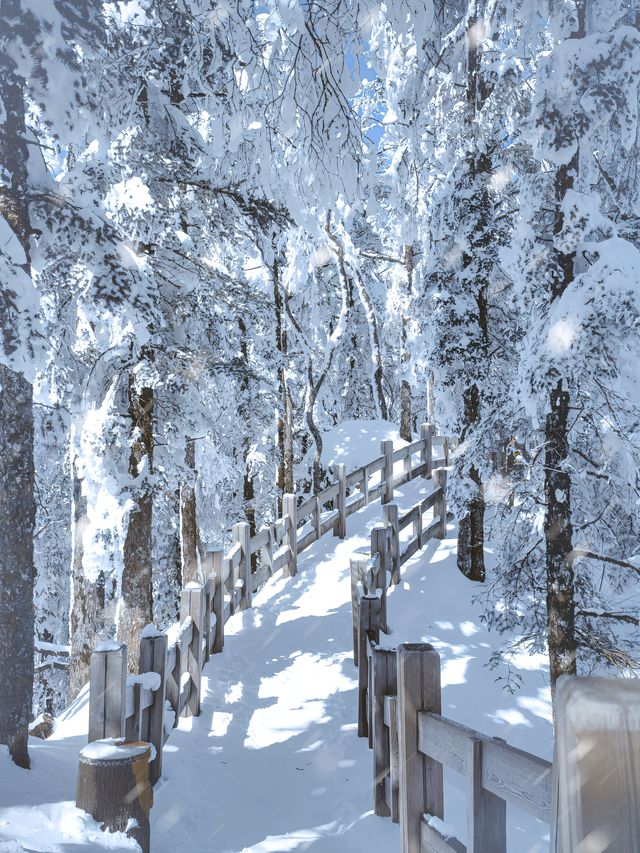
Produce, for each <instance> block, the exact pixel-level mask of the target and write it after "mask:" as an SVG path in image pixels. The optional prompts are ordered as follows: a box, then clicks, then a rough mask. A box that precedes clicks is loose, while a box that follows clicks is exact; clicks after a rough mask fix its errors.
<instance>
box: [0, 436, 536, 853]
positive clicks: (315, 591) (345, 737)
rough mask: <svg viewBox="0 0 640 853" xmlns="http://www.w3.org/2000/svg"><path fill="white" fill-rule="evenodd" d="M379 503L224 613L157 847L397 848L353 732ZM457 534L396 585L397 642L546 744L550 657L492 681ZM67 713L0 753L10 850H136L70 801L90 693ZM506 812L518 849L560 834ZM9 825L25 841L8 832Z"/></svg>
mask: <svg viewBox="0 0 640 853" xmlns="http://www.w3.org/2000/svg"><path fill="white" fill-rule="evenodd" d="M360 430H363V431H362V432H360ZM390 436H391V437H394V439H395V440H396V442H397V434H395V435H392V433H391V427H389V428H387V427H385V426H384V425H381V424H356V425H351V426H350V427H346V428H345V427H341V428H338V429H336V430H334V432H333V433H332V434H331V437H330V440H329V441H327V442H326V445H327V447H326V451H325V452H326V457H327V461H329V460H330V459H331V458H334V459H335V460H336V461H346V462H347V463H348V468H350V469H351V468H354V467H356V466H357V465H359V464H362V463H363V462H366V461H369V460H370V459H372V458H373V457H374V456H376V455H377V454H378V449H379V441H380V440H381V439H382V438H386V437H390ZM430 490H431V486H430V484H429V483H426V482H425V481H422V480H417V481H414V482H413V483H411V484H408V485H407V486H406V487H403V488H402V489H398V490H397V501H398V503H400V505H401V508H408V507H409V506H410V505H411V504H413V503H414V502H415V501H416V500H417V499H418V496H419V495H420V494H425V493H428V492H429V491H430ZM381 516H382V510H381V507H380V503H379V502H376V503H374V504H372V505H371V506H369V507H366V508H365V509H363V510H361V511H360V512H359V513H356V514H354V515H353V516H351V517H350V519H349V522H348V538H347V539H346V540H344V541H340V540H338V539H335V538H333V537H332V536H331V534H328V535H326V536H325V537H324V538H323V539H322V540H320V542H317V543H315V544H314V545H313V546H312V547H311V548H309V549H308V550H307V551H305V553H304V554H303V555H301V557H300V559H299V567H298V575H297V576H296V577H295V578H293V579H286V580H285V579H283V578H282V577H280V576H276V577H275V578H274V579H273V580H272V581H271V582H270V583H269V584H267V585H266V586H265V587H264V588H263V589H262V590H261V591H260V592H259V593H258V594H257V595H255V596H254V600H253V609H252V610H249V611H245V612H244V613H241V614H236V615H235V616H233V617H232V618H231V620H230V621H229V622H228V623H227V625H226V636H225V649H224V653H223V654H221V655H216V656H215V657H213V658H212V659H211V661H210V662H209V664H208V665H207V667H206V669H205V674H204V678H203V702H202V712H201V715H200V717H198V718H192V719H185V720H181V721H180V723H179V726H178V728H177V729H176V730H175V731H174V732H173V733H172V735H171V738H170V739H169V741H168V743H167V745H166V746H165V751H164V769H163V778H162V780H161V781H160V782H159V783H158V784H157V785H156V787H155V791H154V798H155V801H154V806H153V810H152V849H153V851H154V853H183V852H184V851H194V852H196V853H197V851H203V853H204V851H209V852H210V853H231V851H233V853H239V851H251V853H275V851H294V850H296V851H302V850H313V851H314V853H322V852H323V851H327V852H328V851H331V853H339V851H354V853H355V851H363V850H367V851H372V853H391V851H394V850H398V849H399V842H400V836H399V830H398V827H397V826H396V825H394V824H392V823H391V821H390V820H388V819H386V818H378V817H375V816H374V815H373V813H372V756H371V753H370V751H369V749H368V747H367V743H366V740H364V739H360V738H358V737H357V735H356V711H357V699H356V687H357V680H356V679H357V670H356V669H355V667H354V665H353V661H352V650H351V603H350V580H349V557H350V555H351V554H352V553H353V552H354V551H355V550H358V549H365V548H367V547H368V543H369V531H370V529H371V528H372V527H373V526H374V525H375V524H378V523H380V521H381ZM455 533H456V531H455V526H454V525H449V530H448V536H447V539H446V540H444V541H442V542H436V541H432V542H431V543H429V545H428V546H427V547H426V548H425V549H424V550H423V551H422V552H420V553H418V554H417V555H416V556H415V557H414V558H413V559H412V560H411V561H409V562H408V563H407V564H406V565H405V566H404V567H403V579H402V583H401V585H400V586H399V587H398V588H396V589H393V590H392V591H391V592H390V595H389V625H390V628H391V630H392V635H391V637H390V638H389V642H390V643H396V642H402V641H413V642H418V641H428V642H431V643H433V644H434V645H435V646H436V647H437V648H438V650H439V652H440V655H441V658H442V666H443V670H442V686H443V703H442V704H443V713H444V714H445V715H446V716H449V717H451V718H452V719H454V720H457V721H459V722H462V723H465V724H467V725H469V726H472V727H474V728H476V729H479V730H481V731H484V732H486V733H487V734H490V735H499V736H500V737H504V738H506V739H507V740H508V741H509V742H510V743H512V744H515V745H517V746H519V747H521V748H523V749H526V750H528V751H530V752H535V753H537V754H538V755H543V756H545V757H550V753H551V749H552V743H551V725H550V717H551V712H550V703H549V695H548V691H547V688H546V679H545V674H544V661H543V660H542V659H541V658H540V656H526V655H522V657H520V658H518V659H516V660H514V661H513V664H514V668H515V669H516V671H517V672H519V674H520V675H521V676H522V686H521V688H520V690H519V691H518V692H517V693H515V694H514V695H511V694H509V693H507V692H505V691H504V690H503V689H501V686H500V683H497V682H496V681H495V680H494V679H495V677H496V676H495V673H493V672H492V671H491V670H489V669H488V668H487V667H486V664H487V663H488V660H489V656H490V653H491V650H492V649H493V648H495V647H496V646H497V645H498V643H499V638H497V637H496V636H495V635H493V634H488V633H487V631H486V630H485V628H484V627H483V626H482V624H481V622H480V618H479V617H480V608H479V606H477V605H475V604H474V603H473V602H472V597H473V596H474V594H475V593H476V592H477V591H478V587H477V586H476V585H474V584H472V583H471V582H470V581H467V580H466V579H465V578H464V577H462V575H460V574H459V572H458V571H457V569H456V566H455V548H456V540H455ZM490 552H491V549H490V548H488V556H489V558H490ZM489 570H490V560H489ZM64 717H65V719H62V720H61V721H60V722H59V725H58V727H57V729H56V732H55V733H54V736H53V737H52V738H51V739H49V740H48V741H39V740H36V739H32V740H31V743H30V746H31V754H32V757H33V770H32V771H24V770H19V769H18V768H15V767H13V766H12V765H11V764H10V762H9V759H8V757H6V756H2V757H0V762H1V763H0V851H2V853H8V851H11V853H13V851H14V850H18V851H19V850H21V849H27V850H38V851H51V853H54V851H56V853H57V851H65V852H66V851H71V850H73V851H75V850H99V849H104V848H105V847H109V848H110V849H115V850H125V849H131V842H128V841H126V840H125V839H123V838H122V837H116V836H111V837H109V836H105V835H104V834H101V833H100V832H99V830H98V829H97V827H96V825H95V824H94V823H93V822H92V821H91V820H90V819H88V817H87V816H86V815H84V814H83V813H82V812H79V811H78V810H76V809H75V807H74V806H73V800H74V796H75V778H76V769H77V756H78V751H79V749H80V748H81V747H82V746H83V745H84V743H85V742H86V735H85V734H84V733H85V732H86V720H87V696H86V694H84V695H82V696H81V697H79V699H78V701H77V702H76V703H75V705H74V707H73V708H71V709H69V710H68V711H67V713H66V714H65V715H64ZM445 782H446V790H445V820H446V822H447V823H448V824H453V825H454V826H455V827H456V831H457V834H458V837H459V838H460V839H461V840H464V837H465V809H466V800H465V785H464V781H463V780H462V779H461V778H456V777H455V774H453V773H451V774H449V773H446V775H445ZM507 820H508V824H509V850H510V851H514V853H525V851H526V853H537V852H538V851H543V850H546V849H547V848H548V829H547V827H546V826H544V825H543V824H541V823H540V822H538V821H536V820H535V819H533V818H529V817H528V816H527V815H525V814H522V813H520V812H519V811H517V810H516V809H512V808H511V807H508V811H507ZM5 839H6V841H5ZM11 840H17V841H18V842H19V843H20V844H21V845H23V846H22V847H20V846H6V845H11ZM3 845H5V846H3Z"/></svg>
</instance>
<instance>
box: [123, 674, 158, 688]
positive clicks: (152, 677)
mask: <svg viewBox="0 0 640 853" xmlns="http://www.w3.org/2000/svg"><path fill="white" fill-rule="evenodd" d="M161 681H162V679H161V678H160V673H159V672H142V673H140V675H128V676H127V683H128V684H140V685H141V686H142V689H143V690H157V689H158V688H159V687H160V683H161Z"/></svg>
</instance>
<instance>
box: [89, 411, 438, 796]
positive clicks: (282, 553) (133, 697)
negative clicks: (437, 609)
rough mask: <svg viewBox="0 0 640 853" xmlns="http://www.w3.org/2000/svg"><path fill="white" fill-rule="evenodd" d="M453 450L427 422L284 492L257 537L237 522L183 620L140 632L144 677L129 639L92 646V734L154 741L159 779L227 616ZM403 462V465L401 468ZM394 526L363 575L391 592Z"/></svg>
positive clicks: (186, 599) (382, 535)
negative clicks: (404, 440)
mask: <svg viewBox="0 0 640 853" xmlns="http://www.w3.org/2000/svg"><path fill="white" fill-rule="evenodd" d="M434 443H440V444H441V446H442V448H443V451H442V453H443V455H442V457H441V458H438V459H433V458H432V450H433V445H434ZM447 447H448V445H447V441H446V439H443V438H441V437H438V436H435V437H434V436H433V434H432V429H431V426H430V425H428V424H424V425H423V426H422V428H421V437H420V439H418V440H417V441H414V442H412V443H411V444H409V445H407V446H405V447H402V448H399V449H398V450H394V449H393V442H391V441H383V442H382V444H381V455H380V456H379V457H377V458H375V459H374V460H372V461H371V462H369V463H368V464H367V465H364V466H362V467H361V468H358V469H357V470H355V471H352V472H351V473H347V472H346V470H345V466H344V465H343V464H338V465H336V467H335V470H334V476H335V481H334V482H333V483H331V484H330V485H329V486H327V488H325V489H323V490H322V491H321V492H319V493H318V494H316V495H311V496H309V497H302V498H301V499H299V498H298V497H297V496H296V495H293V494H291V495H284V498H283V504H282V510H283V515H282V517H281V518H278V519H276V521H275V522H274V523H273V524H271V525H269V526H268V527H265V528H263V529H261V530H259V531H258V532H257V533H256V534H255V535H253V536H251V532H250V528H249V525H248V524H247V523H246V522H238V523H237V524H234V525H233V528H232V531H231V539H232V544H231V546H230V548H229V549H228V550H227V551H226V552H222V551H209V552H207V553H206V555H205V557H204V560H203V562H202V574H203V578H202V582H200V583H196V582H193V583H189V584H187V586H186V587H185V588H184V589H183V590H182V593H181V603H180V619H179V621H178V622H176V623H174V624H173V625H171V626H170V627H169V628H167V629H166V630H165V631H160V630H158V629H156V628H154V626H147V628H145V630H144V631H143V633H142V636H141V639H140V648H139V654H138V660H139V667H138V669H139V674H136V675H128V674H127V648H126V646H125V645H124V644H122V643H118V642H116V641H108V642H106V643H102V644H101V645H100V646H98V647H97V648H96V649H95V651H94V652H93V654H92V657H91V666H90V698H89V741H90V742H92V741H95V740H99V739H103V738H122V737H124V738H125V739H126V740H127V741H129V740H135V741H146V742H149V743H151V744H152V745H153V747H154V750H155V754H153V752H152V760H151V762H150V765H149V777H150V781H151V783H152V784H153V783H155V782H156V781H157V780H158V779H159V778H160V775H161V773H162V749H163V746H164V744H165V742H166V740H167V738H168V737H169V734H170V733H171V730H172V729H173V728H174V727H175V725H176V724H177V721H178V719H179V717H181V716H197V715H198V714H199V713H200V696H201V675H202V670H203V667H204V665H205V664H206V662H207V661H208V660H209V658H210V656H211V655H212V654H216V653H220V652H222V651H223V649H224V626H225V623H226V622H227V621H228V619H229V618H230V617H231V616H232V615H233V614H234V613H236V612H238V611H241V610H244V609H246V608H249V607H251V605H252V597H253V593H254V592H255V591H256V590H257V589H259V588H260V586H262V584H264V583H265V582H266V581H267V580H268V579H269V577H271V575H273V574H274V573H275V572H277V571H279V570H282V572H283V573H284V575H285V576H293V575H295V574H296V572H297V558H298V555H299V554H300V553H302V552H303V551H304V550H305V549H306V548H308V547H309V546H310V545H311V544H312V543H313V542H316V541H317V540H318V539H320V538H321V537H322V536H324V535H325V534H326V533H328V532H330V531H333V533H334V535H335V536H338V537H341V538H344V537H345V536H346V531H347V519H348V518H349V516H351V515H352V514H353V513H354V512H357V511H358V510H359V509H360V508H361V507H363V506H366V505H367V504H369V503H370V502H371V501H373V500H376V499H377V498H381V499H382V501H383V502H386V503H387V504H389V503H390V501H392V499H393V495H394V489H395V488H396V487H398V486H399V485H401V484H403V483H406V482H408V481H410V480H412V479H414V478H415V477H418V476H424V477H427V478H428V477H430V476H431V473H432V471H433V472H434V476H435V477H436V479H437V478H438V477H439V476H440V475H439V474H438V473H437V472H438V470H440V469H439V467H438V466H441V465H443V464H445V463H446V462H447V461H448V450H447ZM398 463H402V471H401V472H399V473H396V471H395V467H396V466H397V465H398ZM439 482H440V485H439V486H438V489H437V490H436V492H437V495H438V496H439V497H436V498H435V500H440V501H441V503H442V502H444V500H445V497H444V487H445V484H444V482H443V481H439ZM436 492H434V494H436ZM434 506H435V504H434ZM425 511H426V509H425ZM390 530H391V528H390V527H385V528H377V529H376V531H374V534H375V535H374V539H372V544H373V547H374V554H376V560H377V562H375V561H374V567H373V568H374V571H375V577H374V576H371V575H369V576H366V572H365V573H363V580H364V582H365V584H366V587H367V590H369V589H375V588H377V587H382V589H383V591H384V590H386V577H387V571H388V570H390V568H391V562H390V561H391V559H392V557H391V551H390V547H391V545H390V541H391V540H390V536H391V533H390V532H389V531H390ZM396 534H397V535H399V529H397V530H396ZM422 538H423V539H424V535H423V537H422ZM425 541H426V540H425ZM253 565H256V570H255V571H253V569H252V566H253ZM397 577H398V578H399V576H397ZM373 598H374V599H375V601H374V602H372V608H373V609H372V615H371V619H372V620H373V621H372V625H373V624H374V623H375V624H378V625H379V626H380V627H381V628H382V629H386V601H385V596H384V595H382V596H380V595H374V596H373ZM376 614H377V615H376ZM354 633H355V630H354ZM367 695H368V694H367Z"/></svg>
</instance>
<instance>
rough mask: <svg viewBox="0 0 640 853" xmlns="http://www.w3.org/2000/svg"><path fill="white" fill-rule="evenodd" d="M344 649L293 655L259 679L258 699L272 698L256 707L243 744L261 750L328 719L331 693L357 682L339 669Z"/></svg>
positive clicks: (343, 658) (355, 684)
mask: <svg viewBox="0 0 640 853" xmlns="http://www.w3.org/2000/svg"><path fill="white" fill-rule="evenodd" d="M348 657H349V653H348V652H341V653H340V654H337V655H333V656H332V657H329V658H321V657H320V656H318V655H313V654H310V653H308V652H307V653H305V654H301V655H299V656H297V657H296V658H294V660H293V662H292V663H291V665H290V666H288V667H287V668H286V669H284V670H282V671H281V672H279V673H277V674H276V675H273V676H270V677H269V678H263V679H262V680H261V682H260V687H259V689H258V697H259V698H260V699H267V698H272V697H273V698H275V699H276V700H277V701H276V702H275V703H274V704H273V705H270V706H269V707H267V708H257V709H256V710H255V711H254V713H253V716H252V717H251V720H250V721H249V727H248V730H247V737H246V739H245V742H244V745H245V747H246V748H248V749H263V748H264V747H267V746H272V745H273V744H274V743H282V741H285V740H288V739H289V738H290V737H294V736H295V735H298V734H300V733H301V732H303V731H305V730H306V729H308V728H309V726H311V725H314V724H315V725H318V724H323V723H326V722H328V721H329V720H330V719H331V717H328V716H327V715H326V713H325V711H326V700H327V699H328V698H329V696H331V695H333V694H334V693H341V692H344V691H347V690H352V689H353V688H354V687H356V686H357V682H356V681H354V680H353V679H351V678H348V677H347V676H345V675H344V673H343V672H342V664H343V661H344V660H345V659H346V658H348Z"/></svg>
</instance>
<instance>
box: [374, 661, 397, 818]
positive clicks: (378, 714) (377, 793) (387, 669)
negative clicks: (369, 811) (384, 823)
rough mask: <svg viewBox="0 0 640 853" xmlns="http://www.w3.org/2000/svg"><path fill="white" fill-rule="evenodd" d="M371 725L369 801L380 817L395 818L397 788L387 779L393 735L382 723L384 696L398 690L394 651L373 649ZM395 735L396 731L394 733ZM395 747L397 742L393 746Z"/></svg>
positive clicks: (389, 770) (389, 771) (388, 776)
mask: <svg viewBox="0 0 640 853" xmlns="http://www.w3.org/2000/svg"><path fill="white" fill-rule="evenodd" d="M371 690H372V693H373V698H372V703H371V705H372V709H373V713H372V728H373V802H374V811H375V813H376V814H377V815H382V816H383V817H387V816H389V815H390V816H391V818H392V819H393V820H395V821H397V819H398V787H397V784H396V785H395V790H394V785H393V781H396V780H392V778H391V755H392V751H393V747H394V744H393V743H392V737H393V734H392V732H391V731H389V730H387V729H386V726H385V723H384V697H385V696H395V695H396V693H397V690H398V682H397V666H396V650H395V649H393V650H392V649H381V648H379V647H377V648H375V649H373V654H372V657H371ZM396 738H397V733H396ZM396 749H397V745H396ZM386 779H389V789H390V792H391V808H389V806H388V805H387V796H386V787H387V783H386Z"/></svg>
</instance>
